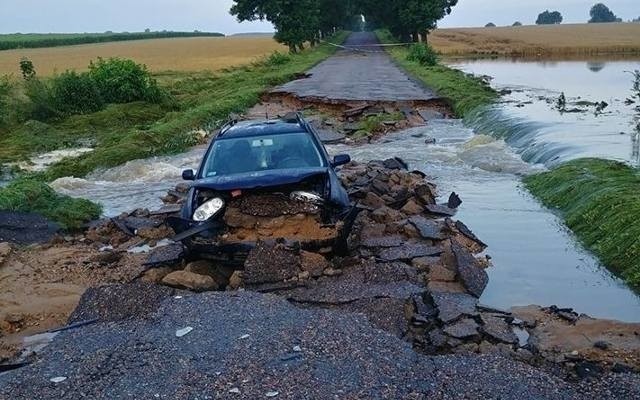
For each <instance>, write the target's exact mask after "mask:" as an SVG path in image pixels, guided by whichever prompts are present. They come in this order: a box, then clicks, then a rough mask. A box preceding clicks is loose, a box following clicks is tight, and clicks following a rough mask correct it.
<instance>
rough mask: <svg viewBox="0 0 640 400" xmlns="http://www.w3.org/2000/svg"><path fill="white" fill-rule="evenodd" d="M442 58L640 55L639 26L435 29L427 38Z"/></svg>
mask: <svg viewBox="0 0 640 400" xmlns="http://www.w3.org/2000/svg"><path fill="white" fill-rule="evenodd" d="M429 41H430V42H431V44H432V45H433V46H434V48H435V49H436V50H437V51H439V52H440V53H442V54H444V55H464V54H498V55H514V56H558V55H597V54H620V53H636V54H640V24H635V23H612V24H567V25H538V26H535V25H534V26H520V27H496V28H453V29H437V30H435V31H434V32H433V34H432V35H431V36H429Z"/></svg>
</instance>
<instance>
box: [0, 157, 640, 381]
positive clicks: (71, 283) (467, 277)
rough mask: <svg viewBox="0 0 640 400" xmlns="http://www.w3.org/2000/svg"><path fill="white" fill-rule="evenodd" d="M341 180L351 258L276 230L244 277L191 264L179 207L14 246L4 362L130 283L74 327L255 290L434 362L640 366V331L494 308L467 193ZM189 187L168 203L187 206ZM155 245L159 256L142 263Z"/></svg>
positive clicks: (364, 178) (410, 175) (370, 174)
mask: <svg viewBox="0 0 640 400" xmlns="http://www.w3.org/2000/svg"><path fill="white" fill-rule="evenodd" d="M341 177H342V179H343V182H344V184H345V186H346V187H347V188H348V190H349V194H350V196H351V198H352V200H353V201H354V202H355V203H357V204H358V206H359V207H360V208H361V209H362V211H361V212H360V214H359V215H358V217H357V219H356V222H355V226H354V229H353V231H352V234H351V236H350V239H349V251H348V254H347V255H346V256H344V255H343V256H337V255H335V254H333V253H332V252H331V249H319V250H318V251H317V252H315V251H314V252H309V251H304V250H302V249H301V248H300V246H297V245H296V244H295V243H294V242H292V241H288V242H285V241H282V240H279V237H280V236H281V235H283V234H284V233H283V232H280V231H278V229H280V228H281V225H280V224H279V223H276V224H273V225H271V227H272V228H273V232H271V233H270V234H266V233H265V232H264V231H263V232H262V233H261V235H260V238H261V239H262V240H261V241H259V242H258V243H257V246H256V247H255V249H254V250H253V251H251V252H250V253H249V255H248V258H247V259H246V261H245V262H244V265H243V266H242V265H241V266H237V265H225V264H222V263H219V262H215V261H210V260H184V259H183V254H182V249H181V246H176V245H168V246H164V245H165V244H167V243H168V242H166V241H164V240H163V239H165V238H167V237H170V236H171V234H172V232H171V230H170V229H169V228H167V226H166V225H165V221H166V217H167V216H168V215H170V213H171V212H172V211H175V210H176V209H177V207H176V206H168V207H167V208H166V209H165V210H164V211H161V212H159V213H150V212H148V211H146V210H137V211H135V212H133V213H131V214H126V215H122V216H121V217H119V218H116V219H113V220H108V221H104V222H102V223H100V224H96V226H94V227H92V228H91V229H89V230H88V231H87V232H86V233H85V234H83V235H78V236H76V237H67V238H57V239H56V240H54V241H53V242H51V243H48V244H45V245H38V246H33V247H29V248H17V247H13V248H12V249H9V247H10V246H7V245H2V248H3V249H5V250H4V252H3V253H2V254H3V259H2V261H0V262H1V266H0V274H1V275H0V276H1V277H2V278H1V279H0V285H2V286H1V289H2V293H3V294H2V295H1V296H0V301H1V302H3V307H2V310H3V314H2V315H1V316H0V317H1V319H2V321H3V322H2V323H1V324H0V329H2V330H1V331H0V332H2V335H3V336H2V338H1V340H2V343H3V347H4V356H5V357H7V356H8V355H9V353H10V350H12V349H13V350H15V349H16V348H15V347H13V348H12V347H11V346H16V345H17V344H19V339H20V338H21V337H23V336H24V335H25V334H27V333H34V332H39V331H42V330H46V329H48V328H52V327H56V326H60V325H63V324H64V323H65V321H66V319H67V318H68V317H69V315H70V314H71V312H72V311H73V310H74V308H75V307H76V305H77V304H78V302H79V299H80V296H82V294H83V292H85V290H86V289H87V288H93V287H100V286H102V285H105V284H114V283H116V284H117V285H115V286H108V287H105V288H103V289H97V290H91V291H89V292H86V294H85V296H84V297H82V300H80V305H79V307H78V308H77V309H76V312H75V313H74V316H73V317H72V318H71V319H70V320H69V322H73V323H77V322H82V321H84V320H87V319H91V318H99V319H100V320H113V319H115V320H120V319H123V318H145V317H146V315H148V314H149V313H150V312H153V310H155V308H156V307H157V306H158V305H159V303H160V302H161V301H162V299H163V298H167V297H169V296H171V295H173V293H174V292H173V291H172V290H169V289H168V288H167V290H166V291H157V290H155V289H152V288H153V287H156V286H155V285H157V284H159V285H162V286H165V287H169V288H175V289H178V290H191V291H195V292H203V291H221V290H229V291H236V290H248V291H255V292H269V293H272V294H275V295H277V296H280V297H282V298H285V299H287V300H288V301H289V302H291V303H292V304H295V305H297V306H299V307H303V308H323V309H330V310H334V311H336V312H348V313H352V312H356V313H359V314H363V315H365V316H366V317H367V319H368V320H369V321H370V322H371V323H372V324H373V325H374V326H376V327H378V328H379V329H382V330H385V331H387V332H390V333H392V334H394V335H396V336H398V337H400V338H403V339H405V340H407V341H410V342H411V343H412V344H413V347H414V349H416V350H418V351H420V352H423V353H426V354H451V353H463V354H498V355H501V356H504V357H508V358H513V359H515V360H519V361H522V362H526V363H529V364H532V365H535V366H539V367H543V368H545V369H550V370H552V371H556V372H557V373H560V374H562V375H564V376H568V377H582V378H584V377H591V376H594V375H598V374H601V373H606V372H611V371H613V372H630V371H638V370H639V369H640V354H639V349H640V338H639V337H638V332H640V324H623V323H619V322H615V321H603V320H593V319H591V318H588V317H586V316H579V315H577V314H575V313H574V312H573V311H572V310H565V309H558V308H553V307H552V308H549V309H542V308H539V307H533V306H532V307H530V308H518V309H514V310H511V311H509V310H497V309H493V308H490V307H486V306H483V305H482V304H481V303H480V302H479V297H480V296H481V294H482V292H483V291H484V288H485V287H486V285H487V283H488V276H487V274H486V271H485V269H486V268H488V267H490V263H489V261H488V259H487V258H486V257H485V256H484V255H483V251H484V250H485V245H484V244H483V243H482V241H481V240H480V239H479V238H477V237H476V236H475V235H474V234H473V233H472V232H471V231H470V230H469V229H468V228H467V227H466V226H465V225H464V224H463V223H462V222H460V221H455V220H454V219H453V217H454V215H455V213H456V207H458V206H459V204H460V199H459V198H458V197H457V195H455V194H452V195H451V197H450V200H449V202H448V204H437V203H436V201H435V198H436V196H435V194H436V192H435V191H436V188H435V186H434V185H433V184H431V183H430V182H428V181H427V180H426V179H425V177H424V175H423V174H421V173H419V172H409V171H407V170H406V169H405V166H404V164H403V162H402V161H401V160H399V159H391V160H386V161H377V162H371V163H368V164H358V163H352V164H350V165H348V166H346V167H344V169H343V170H342V171H341ZM179 189H181V190H178V191H172V193H171V194H170V195H169V196H167V198H166V200H168V201H172V202H179V201H180V195H181V192H183V190H184V188H179ZM262 208H263V207H261V208H260V209H262ZM276 208H277V207H274V208H273V210H275V209H276ZM238 211H240V212H243V213H246V214H245V216H244V217H243V218H240V219H241V220H244V221H246V220H248V219H251V218H255V215H251V214H252V213H254V214H255V212H254V211H255V210H253V208H251V207H249V208H248V209H246V210H245V209H242V208H240V210H236V212H238ZM245 217H246V218H245ZM281 217H282V216H280V215H272V216H271V217H270V218H272V219H274V220H280V219H282V218H281ZM234 218H236V219H237V218H238V216H237V215H236V216H235V217H234ZM260 218H261V219H260V226H261V228H260V229H263V230H264V229H268V228H265V221H263V220H262V218H267V217H265V216H262V217H260ZM286 218H294V216H289V217H285V219H286ZM268 226H269V225H268V224H267V227H268ZM245 229H248V228H245ZM285 233H286V232H285ZM255 238H258V236H256V237H255ZM158 245H160V246H158ZM154 246H158V247H155V249H153V248H154ZM145 248H152V249H153V250H152V251H151V253H150V254H149V255H146V254H135V253H133V252H132V251H134V252H135V251H140V250H143V249H145ZM138 281H144V282H146V283H144V284H143V283H138ZM132 285H133V286H132ZM117 293H129V294H128V295H125V296H124V297H127V298H128V297H131V296H132V293H133V294H135V293H139V295H140V296H139V301H137V302H136V304H135V305H134V304H130V303H131V302H130V301H129V300H127V299H125V298H122V297H123V296H120V295H118V294H117ZM147 293H148V294H149V295H147ZM135 296H136V297H137V296H138V295H137V294H135ZM85 317H86V318H85Z"/></svg>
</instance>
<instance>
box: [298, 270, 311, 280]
mask: <svg viewBox="0 0 640 400" xmlns="http://www.w3.org/2000/svg"><path fill="white" fill-rule="evenodd" d="M310 276H311V274H310V273H309V271H302V272H300V273H299V274H298V280H301V281H306V280H307V279H309V277H310Z"/></svg>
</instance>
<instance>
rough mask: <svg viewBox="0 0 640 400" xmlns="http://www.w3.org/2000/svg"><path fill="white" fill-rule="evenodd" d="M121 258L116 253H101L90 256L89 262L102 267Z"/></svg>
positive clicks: (120, 254)
mask: <svg viewBox="0 0 640 400" xmlns="http://www.w3.org/2000/svg"><path fill="white" fill-rule="evenodd" d="M121 258H122V253H116V252H115V251H102V252H100V253H98V254H96V255H94V256H92V257H91V258H90V259H89V261H91V262H94V263H98V264H102V265H109V264H115V263H117V262H118V261H120V259H121Z"/></svg>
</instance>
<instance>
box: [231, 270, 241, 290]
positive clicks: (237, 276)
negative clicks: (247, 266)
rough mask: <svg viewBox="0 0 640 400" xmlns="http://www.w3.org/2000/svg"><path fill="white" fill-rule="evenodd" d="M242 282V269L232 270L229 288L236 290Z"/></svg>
mask: <svg viewBox="0 0 640 400" xmlns="http://www.w3.org/2000/svg"><path fill="white" fill-rule="evenodd" d="M242 284H243V275H242V271H234V272H233V274H232V275H231V278H229V288H230V289H231V290H238V289H239V288H241V287H242Z"/></svg>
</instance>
